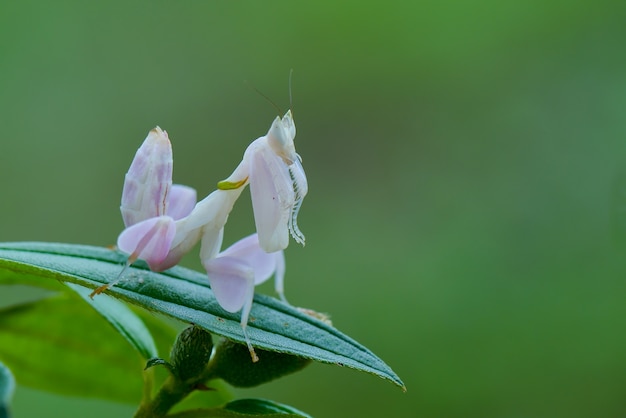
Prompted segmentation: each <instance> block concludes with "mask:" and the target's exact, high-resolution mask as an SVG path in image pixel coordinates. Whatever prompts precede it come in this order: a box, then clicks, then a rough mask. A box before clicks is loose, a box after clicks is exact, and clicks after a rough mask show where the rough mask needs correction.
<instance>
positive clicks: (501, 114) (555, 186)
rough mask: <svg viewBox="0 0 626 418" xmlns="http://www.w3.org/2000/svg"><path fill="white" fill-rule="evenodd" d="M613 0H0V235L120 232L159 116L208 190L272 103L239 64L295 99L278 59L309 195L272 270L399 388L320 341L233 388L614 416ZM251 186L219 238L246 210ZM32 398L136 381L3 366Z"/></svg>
mask: <svg viewBox="0 0 626 418" xmlns="http://www.w3.org/2000/svg"><path fill="white" fill-rule="evenodd" d="M618 4H620V3H619V2H614V1H586V2H576V1H549V2H545V1H534V0H529V1H518V2H506V1H505V2H502V1H495V0H493V1H490V0H482V1H476V2H464V1H424V2H406V3H396V4H391V3H383V2H341V3H340V2H293V1H291V2H251V1H248V2H237V3H235V2H230V3H227V2H213V1H208V0H204V1H199V0H185V1H180V0H179V1H172V0H170V1H163V0H160V1H131V2H119V1H107V2H71V3H69V2H64V1H55V2H43V1H40V2H30V1H20V2H10V1H3V2H1V3H0V126H1V127H2V134H1V139H0V144H1V150H0V187H1V189H2V194H3V197H2V204H1V205H0V208H1V210H0V214H1V217H0V219H1V220H0V240H1V241H25V240H37V241H59V242H71V243H84V244H94V245H108V244H112V243H114V242H115V239H116V236H117V234H118V233H119V231H120V230H121V228H122V222H121V217H120V214H119V199H120V193H121V187H122V182H123V176H124V174H125V172H126V170H127V169H128V166H129V164H130V161H131V159H132V156H133V155H134V152H135V150H136V149H137V147H138V146H139V145H140V143H141V141H142V140H143V139H144V137H145V135H146V133H147V132H148V130H150V129H151V128H152V127H154V126H155V125H157V124H158V125H160V126H161V127H162V128H164V129H167V131H168V132H169V133H170V138H171V139H172V143H173V147H174V156H175V165H174V167H175V169H174V181H175V182H178V183H184V184H187V185H191V186H193V187H195V188H196V189H197V190H198V191H199V194H200V195H201V196H204V195H206V194H207V193H209V192H210V191H212V190H213V189H214V188H215V185H216V182H217V181H218V180H221V179H223V178H225V177H226V176H227V175H228V174H230V172H231V171H232V169H233V168H234V167H235V165H236V164H237V163H238V162H239V160H240V158H241V156H242V154H243V151H244V149H245V148H246V146H247V145H248V143H249V142H250V141H251V140H253V139H255V138H257V137H258V136H261V135H263V134H265V132H266V131H267V129H268V127H269V125H270V123H271V121H272V119H273V118H274V117H275V116H276V113H277V111H276V109H274V107H273V106H272V105H270V104H269V103H268V102H267V101H266V100H265V99H263V98H262V97H261V96H260V95H259V94H257V93H256V92H254V91H253V90H252V89H251V88H249V87H250V85H253V86H255V87H256V88H258V89H259V90H261V91H262V92H263V93H264V94H266V95H267V96H269V97H270V98H271V99H272V100H273V101H275V102H276V103H277V104H278V106H279V107H281V108H282V109H283V110H286V109H287V108H288V107H289V98H288V97H289V95H288V75H289V70H290V69H291V68H293V69H294V76H293V102H294V103H293V107H294V115H295V118H296V125H297V128H298V136H297V137H296V146H297V150H298V152H299V153H300V154H301V155H302V157H303V164H304V167H305V170H306V173H307V175H308V178H309V195H308V196H307V198H306V199H305V201H304V205H303V207H302V210H301V212H300V218H299V220H300V226H301V228H302V230H303V232H304V233H305V235H306V237H307V245H306V247H305V248H301V247H299V246H297V245H295V244H294V243H292V245H291V246H290V247H289V249H288V250H287V262H288V267H287V277H286V286H287V296H288V297H289V299H290V301H291V302H292V303H293V304H295V305H299V306H306V307H309V308H314V309H316V310H318V311H323V312H329V313H330V314H331V315H332V318H333V321H334V324H335V325H336V326H337V327H338V328H339V329H341V330H342V331H344V332H346V333H347V334H349V335H350V336H352V337H354V338H356V339H357V340H358V341H360V342H361V343H363V344H364V345H366V346H368V347H369V348H370V349H372V350H373V351H374V352H375V353H376V354H377V355H379V356H380V357H381V358H382V359H384V360H385V361H386V362H387V363H388V364H389V365H390V366H391V367H392V368H393V369H394V370H395V371H396V372H397V373H398V374H399V375H400V377H401V378H403V380H404V382H405V383H406V385H407V388H408V392H407V393H406V394H403V393H402V392H401V391H400V390H399V389H398V388H396V387H393V386H392V385H391V384H389V383H386V382H384V381H381V380H379V379H376V378H374V377H372V376H369V375H365V374H362V373H357V372H354V371H351V370H348V369H342V368H339V367H331V366H327V365H321V364H315V365H313V366H311V367H309V368H308V369H306V370H305V371H303V372H301V373H298V374H296V375H293V376H290V377H287V378H285V379H282V380H279V381H276V382H274V383H270V384H267V385H265V386H262V387H259V388H256V389H249V390H239V391H237V392H236V393H237V394H238V395H239V396H261V397H267V398H270V399H274V400H276V401H279V402H283V403H287V404H290V405H293V406H295V407H297V408H299V409H302V410H304V411H307V412H309V413H311V414H312V415H314V416H316V417H337V418H339V417H348V416H350V417H383V416H384V417H459V418H460V417H511V418H518V417H520V418H521V417H556V416H559V417H561V416H562V417H600V416H601V417H623V416H626V334H625V332H624V331H625V329H624V328H625V325H626V320H625V314H626V306H625V303H624V299H625V296H626V281H625V275H624V272H625V270H626V263H625V257H624V256H625V254H626V141H625V139H626V118H625V117H624V114H625V109H626V50H625V49H624V45H625V41H626V25H625V24H624V22H625V21H626V20H625V19H626V13H625V12H626V7H624V6H619V5H618ZM246 80H247V81H248V82H249V83H248V84H246V82H245V81H246ZM248 196H249V194H248V193H244V196H243V198H242V200H241V201H239V202H238V204H237V206H236V208H235V210H234V211H233V213H232V214H231V217H230V221H229V223H228V226H227V232H226V241H225V243H226V244H229V243H231V242H233V241H235V240H237V239H238V238H240V237H242V236H244V235H246V234H248V233H250V232H252V231H253V228H254V223H253V220H252V215H251V209H250V203H249V197H248ZM195 254H197V252H195ZM184 264H185V265H187V266H190V267H193V268H200V263H199V262H198V260H197V256H196V255H190V256H189V257H187V258H186V259H185V261H184ZM261 290H262V291H264V292H266V293H269V294H272V292H271V286H266V287H263V289H261ZM68 327H71V324H68ZM129 350H130V349H129ZM129 355H131V353H130V352H129ZM17 380H18V382H19V376H17ZM42 411H45V414H46V416H48V417H53V416H58V417H82V416H85V413H86V412H85V411H88V413H89V416H91V417H94V418H95V417H105V416H106V417H110V416H130V415H131V413H132V411H133V407H132V406H125V405H119V406H110V407H109V406H107V404H105V403H103V402H100V401H93V400H81V399H71V398H62V397H56V396H51V395H49V394H43V393H39V392H36V391H33V390H30V389H27V388H24V387H18V391H17V393H16V398H15V403H14V412H15V416H16V417H17V418H21V417H33V416H41V414H42V413H43V412H42ZM55 413H56V415H55Z"/></svg>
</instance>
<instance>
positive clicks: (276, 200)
mask: <svg viewBox="0 0 626 418" xmlns="http://www.w3.org/2000/svg"><path fill="white" fill-rule="evenodd" d="M250 195H251V197H252V209H253V211H254V222H255V224H256V229H257V232H258V234H259V243H260V245H261V248H263V250H264V251H265V252H268V253H272V252H276V251H280V250H284V249H285V248H287V245H289V233H288V227H287V223H288V220H289V215H290V212H291V208H292V206H293V203H294V197H295V196H294V191H293V184H292V180H291V177H290V175H289V169H288V168H287V165H286V164H285V163H284V162H283V161H282V159H280V158H279V157H278V156H276V155H275V154H274V153H273V152H272V151H271V149H269V148H268V147H258V149H257V150H256V152H254V153H253V154H252V155H251V158H250Z"/></svg>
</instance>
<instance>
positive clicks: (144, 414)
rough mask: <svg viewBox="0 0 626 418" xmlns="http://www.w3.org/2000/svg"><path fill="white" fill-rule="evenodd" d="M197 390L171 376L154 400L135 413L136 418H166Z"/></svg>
mask: <svg viewBox="0 0 626 418" xmlns="http://www.w3.org/2000/svg"><path fill="white" fill-rule="evenodd" d="M194 388H195V385H190V384H187V383H185V382H182V381H181V380H179V379H177V378H175V377H174V376H169V377H168V378H167V380H166V381H165V382H164V383H163V386H161V389H159V392H158V393H157V394H156V396H155V397H154V399H152V400H151V401H149V402H144V403H142V404H141V405H140V406H139V409H138V410H137V412H136V413H135V415H134V417H135V418H159V417H164V416H165V414H167V411H169V410H170V409H171V408H172V407H173V406H174V405H176V404H177V403H178V402H180V401H181V400H183V399H184V398H185V397H186V396H187V395H189V394H190V393H191V392H192V391H193V390H194Z"/></svg>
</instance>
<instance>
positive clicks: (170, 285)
mask: <svg viewBox="0 0 626 418" xmlns="http://www.w3.org/2000/svg"><path fill="white" fill-rule="evenodd" d="M125 262H126V257H125V256H124V255H123V254H120V253H118V252H115V251H112V250H109V249H106V248H99V247H90V246H83V245H69V244H47V243H3V244H0V284H26V285H33V286H40V287H44V288H53V287H54V286H53V285H54V284H55V282H56V281H59V280H60V281H63V282H71V283H76V284H79V285H81V286H85V287H88V288H91V289H94V288H97V287H99V286H102V285H104V284H107V283H109V282H111V281H112V280H113V279H114V278H116V277H117V275H118V274H119V272H120V270H121V268H122V266H123V265H124V263H125ZM50 279H53V280H50ZM107 293H109V294H110V295H112V296H114V297H116V298H119V299H123V300H126V301H128V302H131V303H134V304H137V305H139V306H142V307H144V308H146V309H149V310H152V311H157V312H160V313H163V314H165V315H168V316H171V317H174V318H177V319H180V320H182V321H184V322H187V323H191V324H196V325H198V326H200V327H202V328H204V329H206V330H207V331H210V332H213V333H215V334H218V335H223V336H225V337H227V338H230V339H232V340H235V341H239V342H242V343H243V342H244V341H245V339H244V337H243V334H242V331H241V327H240V325H239V319H240V318H239V313H234V314H231V313H227V312H225V311H224V310H223V309H222V308H221V307H220V306H219V304H218V303H217V300H216V299H215V297H214V295H213V293H212V291H211V289H210V287H209V284H208V280H207V278H206V275H205V274H204V273H198V272H195V271H192V270H189V269H185V268H182V267H174V268H172V269H170V270H167V271H165V272H162V273H154V272H151V271H149V269H148V268H147V266H146V265H145V264H144V263H136V264H134V265H133V266H131V267H130V268H129V269H128V270H127V272H126V273H125V275H124V280H123V281H122V282H120V283H119V284H118V285H116V286H114V287H113V288H111V289H110V290H108V291H107ZM254 302H255V303H254V305H253V308H252V311H251V320H250V323H249V324H248V334H249V336H250V339H251V341H252V343H253V344H254V345H255V346H256V347H258V348H261V349H265V350H269V351H276V352H283V353H289V354H293V355H296V356H300V357H305V358H309V359H312V360H317V361H320V362H324V363H330V364H338V365H342V366H346V367H350V368H353V369H357V370H361V371H365V372H368V373H372V374H374V375H377V376H379V377H381V378H383V379H386V380H389V381H391V382H393V383H395V384H397V385H398V386H400V387H402V388H403V389H404V384H403V383H402V381H401V380H400V378H399V377H398V376H397V375H396V374H395V373H394V372H393V371H392V370H391V369H390V368H389V366H387V365H386V364H385V363H384V362H383V361H382V360H381V359H379V358H378V357H376V356H375V355H374V354H373V353H372V352H371V351H369V350H368V349H367V348H365V347H364V346H362V345H361V344H359V343H357V342H356V341H354V340H353V339H351V338H349V337H348V336H346V335H344V334H342V333H341V332H339V331H338V330H337V329H335V328H333V327H332V326H330V325H327V324H325V323H323V322H322V321H320V320H318V319H316V318H313V317H311V316H309V315H306V314H304V313H302V312H300V311H298V310H297V309H295V308H293V307H291V306H289V305H286V304H284V303H282V302H280V301H278V300H276V299H274V298H270V297H267V296H263V295H256V296H255V298H254ZM261 361H263V359H262V358H261Z"/></svg>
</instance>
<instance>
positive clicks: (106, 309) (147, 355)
mask: <svg viewBox="0 0 626 418" xmlns="http://www.w3.org/2000/svg"><path fill="white" fill-rule="evenodd" d="M65 284H66V285H67V286H68V287H69V288H70V289H72V290H73V291H75V292H76V293H78V295H80V297H81V298H82V299H83V300H84V301H85V302H87V303H88V304H90V305H91V306H92V307H93V308H94V309H95V310H96V311H97V312H98V313H99V314H100V315H102V316H103V317H104V319H106V320H107V321H108V322H109V324H111V325H113V328H115V329H116V330H117V331H118V332H119V333H120V334H122V335H123V336H124V338H126V341H128V342H129V343H130V345H132V346H133V347H134V348H135V349H136V350H137V351H138V352H139V354H141V356H142V357H143V358H144V359H146V360H148V359H151V358H154V357H157V356H158V355H159V353H158V352H157V348H156V345H155V344H154V340H153V339H152V335H151V334H150V331H148V328H146V326H145V325H144V323H143V322H142V321H141V319H139V317H138V316H137V315H135V313H134V312H133V311H131V310H130V309H129V308H128V306H126V305H124V303H122V302H120V301H119V300H117V299H113V298H112V297H110V296H108V295H100V296H99V297H97V298H93V299H92V298H90V297H89V294H90V293H91V290H89V289H87V288H86V287H82V286H78V285H76V284H74V283H65Z"/></svg>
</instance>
